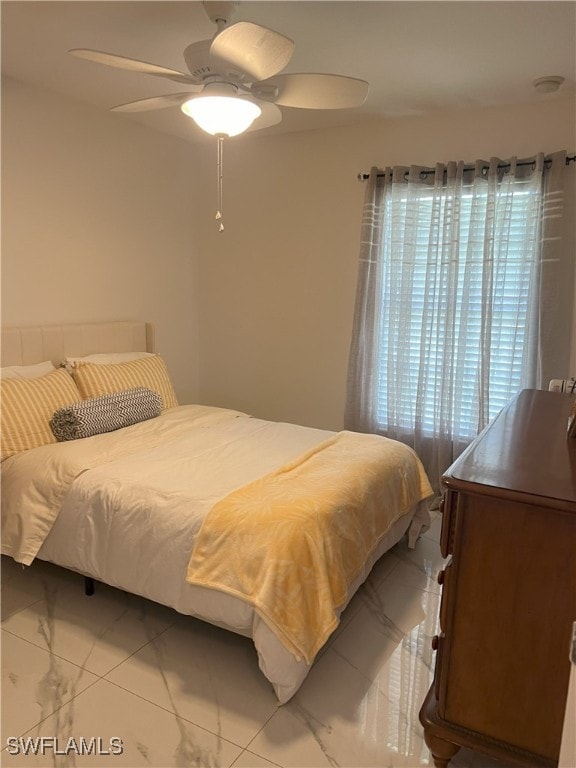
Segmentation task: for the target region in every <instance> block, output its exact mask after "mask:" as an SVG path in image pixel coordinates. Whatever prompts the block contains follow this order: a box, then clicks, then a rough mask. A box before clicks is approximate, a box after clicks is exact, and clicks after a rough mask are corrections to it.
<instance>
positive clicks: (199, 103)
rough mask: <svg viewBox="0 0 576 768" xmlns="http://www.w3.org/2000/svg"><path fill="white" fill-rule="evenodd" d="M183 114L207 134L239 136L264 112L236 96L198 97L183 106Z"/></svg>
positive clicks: (255, 105)
mask: <svg viewBox="0 0 576 768" xmlns="http://www.w3.org/2000/svg"><path fill="white" fill-rule="evenodd" d="M181 109H182V112H184V114H185V115H188V117H191V118H192V120H194V122H195V123H196V124H197V125H198V126H199V127H200V128H202V130H203V131H206V133H211V134H212V135H213V136H215V135H216V134H224V135H226V136H237V135H238V134H239V133H242V132H243V131H245V130H246V129H247V128H249V127H250V126H251V125H252V123H253V122H254V120H256V118H257V117H260V115H261V114H262V110H261V109H260V107H259V106H258V105H257V104H254V103H253V102H251V101H247V100H246V99H238V98H235V97H234V96H197V97H196V98H194V99H189V100H188V101H187V102H185V103H184V104H182V107H181Z"/></svg>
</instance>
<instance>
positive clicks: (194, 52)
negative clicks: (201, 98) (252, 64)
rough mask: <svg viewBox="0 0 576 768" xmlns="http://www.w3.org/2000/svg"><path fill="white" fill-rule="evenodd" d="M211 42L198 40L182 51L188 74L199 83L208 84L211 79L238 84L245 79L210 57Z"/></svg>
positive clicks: (226, 64)
mask: <svg viewBox="0 0 576 768" xmlns="http://www.w3.org/2000/svg"><path fill="white" fill-rule="evenodd" d="M211 45H212V40H199V41H198V42H196V43H192V44H191V45H189V46H187V47H186V48H185V49H184V61H185V62H186V66H187V67H188V70H189V71H190V74H191V75H192V76H193V77H194V78H195V79H196V80H197V81H198V82H199V83H205V82H207V81H208V82H210V80H211V79H213V78H218V79H220V80H222V79H224V80H231V81H232V82H235V83H239V82H242V80H244V79H245V75H244V73H243V72H240V71H239V70H236V69H234V67H233V66H232V65H231V64H230V63H227V62H225V61H221V60H220V59H216V58H215V57H214V56H211V55H210V46H211Z"/></svg>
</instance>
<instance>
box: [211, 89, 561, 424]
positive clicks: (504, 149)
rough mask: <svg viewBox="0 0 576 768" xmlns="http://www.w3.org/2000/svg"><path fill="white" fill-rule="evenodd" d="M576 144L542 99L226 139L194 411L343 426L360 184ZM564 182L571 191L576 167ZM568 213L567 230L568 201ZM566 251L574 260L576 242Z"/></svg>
mask: <svg viewBox="0 0 576 768" xmlns="http://www.w3.org/2000/svg"><path fill="white" fill-rule="evenodd" d="M575 139H576V131H575V110H574V101H573V100H562V101H552V100H546V101H544V100H543V101H542V103H541V105H536V106H520V107H514V108H493V109H484V110H469V111H462V112H458V113H453V114H451V115H447V116H442V115H436V116H430V117H417V118H410V119H396V120H390V121H387V122H382V123H380V124H375V125H373V126H371V127H369V128H366V127H363V128H360V127H347V128H341V129H335V130H332V131H321V132H320V131H319V132H309V133H301V134H292V135H287V136H280V137H269V138H266V137H259V138H257V137H256V136H255V137H254V138H252V137H250V136H246V137H243V138H242V139H236V140H231V141H230V142H229V143H228V146H227V148H225V169H224V184H225V194H224V200H225V211H224V214H225V223H226V229H225V231H224V232H223V233H218V232H217V231H216V226H215V222H214V220H213V214H214V205H213V201H214V193H213V188H212V186H211V183H212V180H213V178H214V171H213V165H212V162H213V161H212V157H211V156H210V155H207V156H206V157H205V158H204V161H203V162H204V165H205V167H204V171H203V173H204V176H205V178H206V179H207V180H208V182H209V183H208V185H207V190H206V191H207V196H206V198H205V200H204V209H205V213H204V216H203V217H202V221H201V222H200V226H201V228H202V239H203V243H204V249H203V250H204V252H205V254H206V258H202V259H201V263H200V283H201V286H202V294H201V300H200V307H201V311H200V316H201V333H200V357H201V361H202V374H201V389H200V396H201V398H202V400H203V401H205V402H212V403H215V404H221V405H228V406H232V407H236V408H240V409H244V410H247V411H249V412H251V413H253V414H254V415H257V416H260V417H263V418H269V419H275V420H285V421H295V422H300V423H304V424H308V425H312V426H318V427H323V428H331V429H339V428H341V427H342V417H343V408H344V398H345V383H346V370H347V359H348V347H349V342H350V333H351V323H352V313H353V306H354V296H355V289H356V268H357V255H358V238H359V231H360V215H361V207H362V200H363V194H364V187H363V185H362V184H361V183H360V182H358V181H357V180H356V174H357V173H358V172H359V171H362V170H367V169H369V168H370V166H371V165H379V166H383V165H391V164H397V163H400V164H410V163H421V164H433V163H434V162H436V161H446V160H449V159H463V160H466V161H470V160H474V159H476V158H478V157H482V158H489V157H490V156H492V155H497V156H500V157H503V158H505V157H508V156H510V155H512V154H516V155H518V156H521V157H526V156H530V155H532V154H534V153H536V152H538V151H544V152H551V151H554V150H557V149H562V148H566V149H567V150H568V151H570V152H573V151H574V150H575V149H576V140H575ZM568 177H569V178H570V180H571V184H572V189H573V186H574V178H575V166H574V164H572V165H571V166H570V170H569V172H568ZM567 213H568V214H569V215H570V217H571V230H572V233H573V231H574V196H573V192H572V197H571V201H569V202H568V204H567ZM570 248H571V250H572V253H573V252H574V245H573V242H572V245H571V246H570ZM566 343H567V344H568V343H570V332H569V329H567V330H566ZM559 373H560V375H566V376H567V375H569V373H570V372H568V371H566V372H559Z"/></svg>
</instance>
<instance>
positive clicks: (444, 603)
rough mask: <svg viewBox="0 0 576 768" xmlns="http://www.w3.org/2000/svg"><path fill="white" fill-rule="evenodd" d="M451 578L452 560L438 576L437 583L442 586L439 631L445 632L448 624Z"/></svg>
mask: <svg viewBox="0 0 576 768" xmlns="http://www.w3.org/2000/svg"><path fill="white" fill-rule="evenodd" d="M451 578H452V560H450V562H449V563H448V564H447V565H446V567H445V568H444V570H443V571H440V573H439V574H438V583H439V584H441V585H442V600H441V602H440V629H441V630H442V632H446V630H447V629H448V622H449V620H450V619H449V616H448V611H449V605H450V602H451V600H452V593H451V588H450V580H451Z"/></svg>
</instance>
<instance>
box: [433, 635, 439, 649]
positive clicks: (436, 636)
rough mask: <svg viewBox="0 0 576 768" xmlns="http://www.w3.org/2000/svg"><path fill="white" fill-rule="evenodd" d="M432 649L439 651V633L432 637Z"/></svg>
mask: <svg viewBox="0 0 576 768" xmlns="http://www.w3.org/2000/svg"><path fill="white" fill-rule="evenodd" d="M432 650H433V651H437V650H438V635H434V637H433V638H432Z"/></svg>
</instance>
